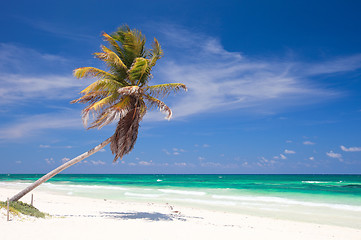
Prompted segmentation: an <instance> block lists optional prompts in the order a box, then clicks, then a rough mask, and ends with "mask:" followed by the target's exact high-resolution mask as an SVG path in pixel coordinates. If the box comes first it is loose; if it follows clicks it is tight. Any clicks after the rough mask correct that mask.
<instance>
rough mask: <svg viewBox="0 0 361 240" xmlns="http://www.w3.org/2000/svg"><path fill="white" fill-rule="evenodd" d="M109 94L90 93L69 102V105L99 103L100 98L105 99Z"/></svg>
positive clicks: (105, 92) (104, 92)
mask: <svg viewBox="0 0 361 240" xmlns="http://www.w3.org/2000/svg"><path fill="white" fill-rule="evenodd" d="M108 94H109V92H108V91H92V92H89V93H87V94H85V95H83V96H81V97H80V98H78V99H75V100H73V101H71V102H70V103H89V104H91V103H94V102H97V101H99V100H100V99H102V98H105V97H106V96H107V95H108Z"/></svg>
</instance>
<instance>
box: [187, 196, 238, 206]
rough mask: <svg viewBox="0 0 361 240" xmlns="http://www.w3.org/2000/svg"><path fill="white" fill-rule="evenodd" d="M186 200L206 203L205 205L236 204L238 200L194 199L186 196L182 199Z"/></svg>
mask: <svg viewBox="0 0 361 240" xmlns="http://www.w3.org/2000/svg"><path fill="white" fill-rule="evenodd" d="M182 201H184V202H190V203H198V204H204V205H215V206H236V205H237V203H236V202H232V201H215V200H202V199H192V198H185V199H182Z"/></svg>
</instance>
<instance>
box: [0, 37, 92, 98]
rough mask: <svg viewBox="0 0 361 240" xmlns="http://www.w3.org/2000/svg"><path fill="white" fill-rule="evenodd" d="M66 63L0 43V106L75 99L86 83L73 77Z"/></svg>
mask: <svg viewBox="0 0 361 240" xmlns="http://www.w3.org/2000/svg"><path fill="white" fill-rule="evenodd" d="M71 74H72V68H71V64H70V62H69V60H67V59H65V58H63V57H61V56H57V55H51V54H47V53H40V52H38V51H36V50H33V49H29V48H24V47H20V46H16V45H13V44H8V43H0V84H1V88H0V105H3V104H24V103H28V102H29V101H32V100H35V99H40V100H42V101H43V100H46V101H50V100H59V99H68V98H75V97H77V96H76V94H77V93H78V92H79V90H80V89H81V88H82V87H85V86H86V85H87V84H89V83H86V82H84V81H79V80H76V79H75V78H74V77H73V76H72V75H71Z"/></svg>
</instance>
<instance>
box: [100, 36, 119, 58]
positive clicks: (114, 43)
mask: <svg viewBox="0 0 361 240" xmlns="http://www.w3.org/2000/svg"><path fill="white" fill-rule="evenodd" d="M103 37H104V40H105V41H107V42H108V43H109V44H110V46H111V48H112V49H113V52H115V53H116V54H117V55H118V56H119V58H120V59H124V55H123V51H122V49H121V48H120V47H119V45H118V43H117V41H116V40H115V39H114V38H112V37H111V36H109V35H108V34H107V33H103Z"/></svg>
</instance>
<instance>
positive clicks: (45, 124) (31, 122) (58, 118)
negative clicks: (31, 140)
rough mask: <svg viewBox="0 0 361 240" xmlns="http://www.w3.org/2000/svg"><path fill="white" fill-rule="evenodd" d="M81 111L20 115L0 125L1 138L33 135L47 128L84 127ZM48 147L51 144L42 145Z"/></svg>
mask: <svg viewBox="0 0 361 240" xmlns="http://www.w3.org/2000/svg"><path fill="white" fill-rule="evenodd" d="M78 115H79V113H75V112H74V113H60V114H59V113H55V114H54V113H49V114H38V115H32V116H26V117H25V116H23V117H20V120H16V121H15V122H14V123H10V124H5V125H3V126H1V127H0V140H11V139H17V138H22V137H28V136H32V135H34V134H37V133H39V132H41V131H43V130H47V129H63V128H68V129H69V128H82V127H83V126H82V123H81V120H80V117H79V116H78ZM40 147H43V148H46V147H50V146H49V145H40Z"/></svg>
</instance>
